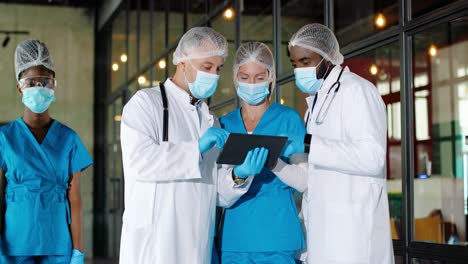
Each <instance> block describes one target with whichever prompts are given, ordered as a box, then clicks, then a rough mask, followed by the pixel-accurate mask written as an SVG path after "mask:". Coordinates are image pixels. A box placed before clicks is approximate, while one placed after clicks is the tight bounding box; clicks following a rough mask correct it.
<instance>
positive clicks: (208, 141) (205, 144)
mask: <svg viewBox="0 0 468 264" xmlns="http://www.w3.org/2000/svg"><path fill="white" fill-rule="evenodd" d="M228 135H229V133H228V132H227V131H226V130H224V129H221V128H215V127H210V128H208V130H206V132H205V134H203V136H202V137H201V138H200V139H199V140H198V148H199V149H200V153H201V154H203V153H205V152H207V151H208V150H209V149H211V148H212V147H213V146H214V145H218V148H223V147H224V143H225V142H226V139H227V137H228Z"/></svg>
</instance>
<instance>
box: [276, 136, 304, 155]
mask: <svg viewBox="0 0 468 264" xmlns="http://www.w3.org/2000/svg"><path fill="white" fill-rule="evenodd" d="M304 149H305V146H304V135H292V136H291V135H290V136H289V137H288V141H287V142H286V146H284V149H283V153H281V156H283V157H285V158H289V157H291V155H293V154H297V153H304Z"/></svg>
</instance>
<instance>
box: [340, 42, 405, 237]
mask: <svg viewBox="0 0 468 264" xmlns="http://www.w3.org/2000/svg"><path fill="white" fill-rule="evenodd" d="M399 52H400V48H399V45H398V43H397V42H394V43H391V44H389V45H386V46H383V47H379V48H377V49H375V50H372V51H370V52H367V53H364V54H361V55H358V56H355V57H353V58H350V59H348V60H346V61H345V63H344V64H345V65H346V66H348V67H349V68H350V70H351V71H352V72H354V73H356V74H357V75H359V76H361V77H363V78H365V79H366V80H368V81H370V82H372V83H373V84H374V85H375V86H376V89H378V91H379V92H380V94H381V95H382V99H383V101H384V102H385V104H386V106H387V124H388V141H387V142H388V143H387V188H388V201H389V206H390V217H391V220H390V225H391V231H392V237H393V239H401V235H402V229H401V226H402V177H401V107H400V89H399V83H400V55H399ZM394 86H398V89H396V88H394Z"/></svg>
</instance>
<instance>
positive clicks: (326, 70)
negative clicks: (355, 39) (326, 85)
mask: <svg viewBox="0 0 468 264" xmlns="http://www.w3.org/2000/svg"><path fill="white" fill-rule="evenodd" d="M322 59H323V57H322V56H320V55H319V54H317V53H315V52H313V51H311V50H309V49H306V48H302V47H299V46H293V47H291V50H290V51H289V61H290V62H291V64H292V66H293V67H294V68H305V67H317V78H318V79H326V78H327V77H328V75H329V74H330V71H331V69H332V68H333V64H332V63H331V62H329V61H327V60H323V61H322ZM320 61H322V63H320ZM319 63H320V65H318V64H319ZM317 65H318V66H317Z"/></svg>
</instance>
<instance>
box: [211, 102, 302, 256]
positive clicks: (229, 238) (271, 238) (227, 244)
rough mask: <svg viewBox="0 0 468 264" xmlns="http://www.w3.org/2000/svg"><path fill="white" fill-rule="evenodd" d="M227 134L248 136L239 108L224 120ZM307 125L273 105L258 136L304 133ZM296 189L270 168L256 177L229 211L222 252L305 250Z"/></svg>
mask: <svg viewBox="0 0 468 264" xmlns="http://www.w3.org/2000/svg"><path fill="white" fill-rule="evenodd" d="M220 122H221V125H222V126H223V127H224V129H226V130H227V131H228V132H232V133H243V134H247V131H246V129H245V126H244V122H243V121H242V116H241V112H240V109H237V110H234V111H233V112H231V113H229V114H227V115H226V116H224V117H222V118H221V120H220ZM305 133H306V131H305V128H304V123H303V122H302V119H301V118H300V116H299V115H298V114H297V112H296V111H295V110H294V109H292V108H289V107H286V106H283V105H280V104H276V103H274V104H272V105H270V107H269V108H268V109H267V110H266V112H265V113H264V114H263V116H262V118H261V119H260V121H259V123H258V125H257V127H256V128H255V130H254V131H253V134H255V135H271V136H278V135H281V136H288V135H300V134H303V135H304V134H305ZM294 192H295V190H294V189H293V188H291V187H289V186H287V185H286V184H284V183H283V182H282V181H281V180H280V179H279V178H278V177H276V175H275V174H274V173H273V172H272V171H271V170H269V169H267V168H263V170H262V172H261V173H260V174H258V175H256V176H255V178H254V180H253V182H252V185H251V186H250V189H249V191H248V192H247V193H246V194H244V195H243V196H242V197H241V198H240V199H239V200H238V201H237V203H235V204H234V205H233V206H232V207H231V208H229V209H226V211H225V214H224V224H223V228H222V231H221V250H222V251H235V252H271V251H293V250H299V249H302V248H304V247H305V242H304V235H303V232H302V228H301V224H300V222H299V218H298V212H297V209H296V203H295V201H294Z"/></svg>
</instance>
